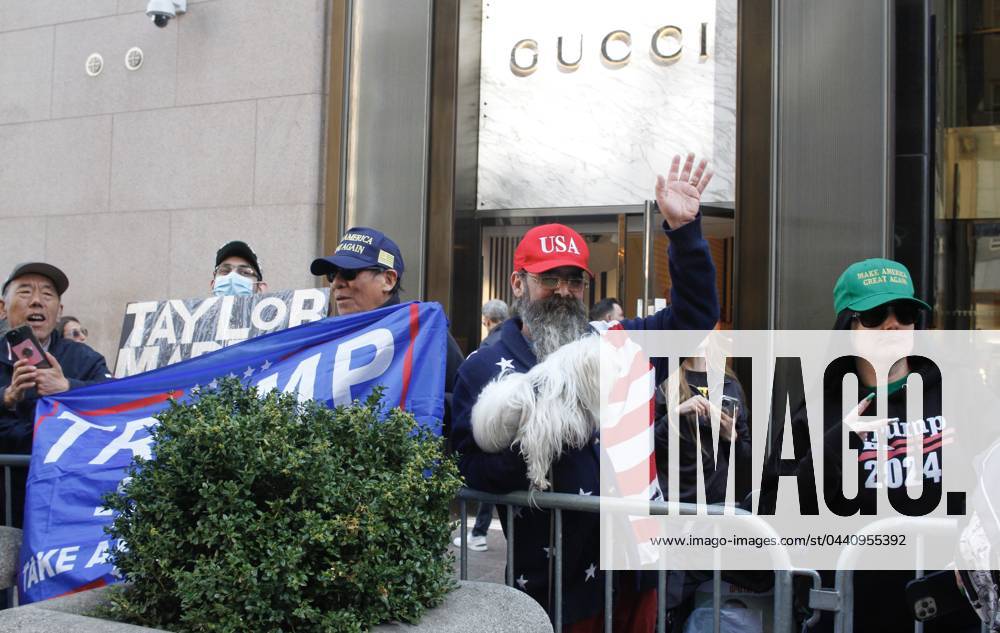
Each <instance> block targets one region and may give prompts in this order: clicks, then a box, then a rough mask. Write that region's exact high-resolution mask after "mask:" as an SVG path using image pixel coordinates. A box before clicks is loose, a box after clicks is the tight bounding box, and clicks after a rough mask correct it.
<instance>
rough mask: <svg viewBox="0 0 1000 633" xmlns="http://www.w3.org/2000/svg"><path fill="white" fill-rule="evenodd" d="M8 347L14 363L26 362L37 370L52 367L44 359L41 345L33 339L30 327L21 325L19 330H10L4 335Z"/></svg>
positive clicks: (33, 335)
mask: <svg viewBox="0 0 1000 633" xmlns="http://www.w3.org/2000/svg"><path fill="white" fill-rule="evenodd" d="M4 336H5V337H6V338H7V343H8V344H9V345H10V353H11V355H12V356H13V357H14V361H15V362H16V361H19V360H26V361H28V362H29V363H30V364H32V365H34V366H35V367H38V368H39V369H48V368H49V367H52V365H51V364H50V363H49V361H48V360H46V358H45V352H44V351H42V345H41V343H39V342H38V339H37V338H35V333H34V332H32V331H31V326H29V325H22V326H21V327H19V328H16V329H13V330H10V331H9V332H7V334H5V335H4Z"/></svg>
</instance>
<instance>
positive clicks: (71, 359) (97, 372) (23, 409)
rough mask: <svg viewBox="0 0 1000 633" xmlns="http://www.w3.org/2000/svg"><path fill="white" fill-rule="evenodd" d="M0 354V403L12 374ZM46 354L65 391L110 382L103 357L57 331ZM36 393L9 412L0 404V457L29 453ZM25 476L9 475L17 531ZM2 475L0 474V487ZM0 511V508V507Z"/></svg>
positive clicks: (4, 354) (10, 363)
mask: <svg viewBox="0 0 1000 633" xmlns="http://www.w3.org/2000/svg"><path fill="white" fill-rule="evenodd" d="M0 345H3V350H2V352H0V403H2V398H3V395H4V394H5V393H6V391H7V387H9V386H10V379H11V377H12V376H13V374H14V363H13V361H12V360H11V359H10V358H9V357H8V355H7V350H6V345H5V344H4V343H2V342H0ZM49 353H50V354H52V355H53V356H55V357H56V360H57V361H59V365H60V366H61V367H62V370H63V375H64V376H65V377H66V379H67V380H68V381H69V388H70V389H75V388H77V387H82V386H84V385H89V384H92V383H95V382H103V381H105V380H107V379H109V378H111V372H109V371H108V366H107V363H105V362H104V357H103V356H101V355H100V354H98V353H97V352H95V351H94V350H93V349H91V348H90V347H89V346H88V345H85V344H83V343H77V342H76V341H71V340H67V339H65V338H63V337H62V334H61V333H59V332H58V331H53V332H52V338H51V339H50V340H49ZM37 401H38V393H37V392H36V391H35V390H34V389H31V390H29V391H28V392H27V393H26V394H25V397H24V399H23V400H21V402H20V403H18V405H17V408H16V410H15V411H10V410H9V409H7V408H6V407H4V406H3V405H2V404H0V453H21V454H30V453H31V440H32V436H33V435H34V425H35V403H36V402H37ZM26 481H27V473H25V472H23V471H20V470H17V471H14V472H13V473H12V474H11V493H12V494H11V502H12V506H13V510H14V516H13V523H14V527H18V528H19V527H21V524H22V521H23V516H24V492H25V491H24V487H25V482H26ZM2 482H3V473H2V472H0V484H2ZM3 498H4V493H3V487H2V486H0V503H2V502H3ZM0 507H2V505H0ZM2 520H3V516H2V515H0V521H2Z"/></svg>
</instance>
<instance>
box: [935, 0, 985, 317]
mask: <svg viewBox="0 0 1000 633" xmlns="http://www.w3.org/2000/svg"><path fill="white" fill-rule="evenodd" d="M941 4H943V6H941ZM941 4H939V6H941V8H942V12H941V13H938V21H937V24H938V31H939V33H940V39H939V46H940V48H939V52H940V53H941V55H940V57H939V60H940V65H939V68H940V72H941V74H940V75H939V76H940V80H939V90H940V93H939V95H940V97H941V101H939V104H940V107H941V113H940V114H941V116H940V121H941V124H942V125H941V129H940V136H939V137H938V138H939V145H938V147H939V158H938V160H939V164H938V168H939V171H938V178H939V180H938V182H939V185H941V186H939V188H938V192H939V194H938V197H937V198H938V199H937V203H936V206H937V213H936V215H937V236H936V263H935V299H936V306H935V325H936V326H937V327H940V328H949V329H969V328H971V329H1000V0H958V1H955V2H947V3H941Z"/></svg>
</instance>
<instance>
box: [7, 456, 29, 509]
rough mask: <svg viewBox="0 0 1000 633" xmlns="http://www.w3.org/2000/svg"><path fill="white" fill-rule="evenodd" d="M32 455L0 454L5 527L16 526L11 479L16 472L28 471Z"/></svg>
mask: <svg viewBox="0 0 1000 633" xmlns="http://www.w3.org/2000/svg"><path fill="white" fill-rule="evenodd" d="M30 462H31V456H30V455H9V454H2V453H0V468H2V469H3V493H4V495H3V499H4V508H3V525H4V526H5V527H11V526H12V525H13V524H14V507H13V502H12V500H11V492H12V490H11V483H10V477H11V474H12V473H13V472H14V471H15V470H24V471H27V470H28V464H29V463H30Z"/></svg>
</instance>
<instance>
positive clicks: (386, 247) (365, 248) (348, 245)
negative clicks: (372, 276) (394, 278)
mask: <svg viewBox="0 0 1000 633" xmlns="http://www.w3.org/2000/svg"><path fill="white" fill-rule="evenodd" d="M341 268H344V269H347V270H357V269H359V268H382V269H385V270H388V269H390V268H391V269H392V270H395V271H396V272H397V273H398V274H399V277H400V279H402V277H403V255H402V254H401V253H400V252H399V247H398V246H396V243H395V242H393V241H392V240H391V239H389V238H388V237H387V236H386V235H385V234H384V233H382V232H381V231H377V230H375V229H371V228H368V227H365V226H356V227H353V228H350V229H347V233H344V237H342V238H340V244H338V245H337V248H336V249H335V250H334V251H333V255H330V256H329V257H320V258H319V259H314V260H313V263H312V265H311V266H310V267H309V270H310V271H312V274H314V275H326V274H328V273H335V272H337V271H338V270H340V269H341Z"/></svg>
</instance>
